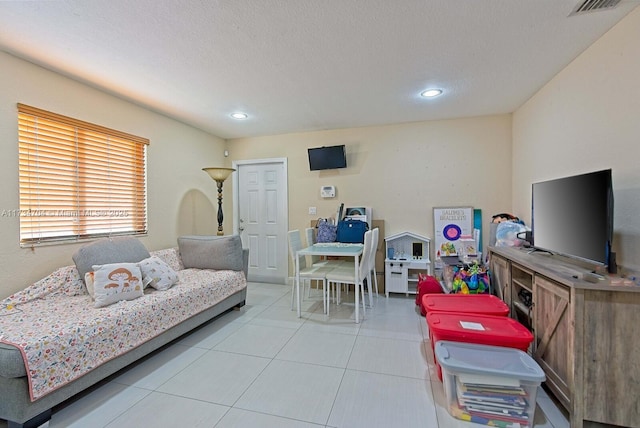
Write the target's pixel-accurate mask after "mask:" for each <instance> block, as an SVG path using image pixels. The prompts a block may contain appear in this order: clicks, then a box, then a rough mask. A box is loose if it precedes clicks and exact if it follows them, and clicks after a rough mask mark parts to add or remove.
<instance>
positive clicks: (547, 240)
mask: <svg viewBox="0 0 640 428" xmlns="http://www.w3.org/2000/svg"><path fill="white" fill-rule="evenodd" d="M531 196H532V203H531V229H532V235H533V247H534V249H541V250H545V251H549V252H551V253H559V254H562V255H565V256H570V257H577V258H580V259H585V260H587V261H591V262H596V263H598V264H602V265H605V266H608V267H609V270H610V271H611V269H615V266H613V265H612V263H611V259H610V257H611V243H612V239H613V183H612V179H611V170H610V169H606V170H602V171H596V172H590V173H586V174H581V175H575V176H571V177H564V178H559V179H556V180H549V181H544V182H540V183H534V184H533V185H532V192H531Z"/></svg>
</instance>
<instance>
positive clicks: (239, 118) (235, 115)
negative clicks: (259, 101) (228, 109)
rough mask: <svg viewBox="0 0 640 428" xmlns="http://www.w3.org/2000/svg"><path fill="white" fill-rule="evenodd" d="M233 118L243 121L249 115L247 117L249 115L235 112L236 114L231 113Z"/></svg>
mask: <svg viewBox="0 0 640 428" xmlns="http://www.w3.org/2000/svg"><path fill="white" fill-rule="evenodd" d="M231 117H232V118H234V119H238V120H242V119H246V118H248V117H249V115H247V113H242V112H235V113H231Z"/></svg>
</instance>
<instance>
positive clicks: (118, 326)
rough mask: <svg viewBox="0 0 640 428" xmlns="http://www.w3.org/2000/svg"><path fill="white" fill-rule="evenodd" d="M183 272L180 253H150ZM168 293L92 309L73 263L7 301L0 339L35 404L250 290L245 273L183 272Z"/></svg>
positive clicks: (1, 304)
mask: <svg viewBox="0 0 640 428" xmlns="http://www.w3.org/2000/svg"><path fill="white" fill-rule="evenodd" d="M152 254H154V255H157V256H159V257H161V258H162V259H164V260H165V262H167V263H168V264H169V265H170V266H172V267H173V268H174V269H176V270H178V269H181V268H182V267H181V266H180V262H179V259H178V257H177V253H176V251H175V249H169V250H162V251H157V252H153V253H152ZM178 276H179V282H178V283H177V284H175V285H174V286H173V287H171V288H170V289H169V290H166V291H157V290H153V289H150V288H148V289H146V290H145V295H144V296H143V297H140V298H138V299H135V300H130V301H121V302H118V303H115V304H113V305H111V306H107V307H104V308H95V307H94V305H93V301H92V300H91V297H90V296H89V294H88V293H87V291H86V289H85V286H84V283H83V282H82V281H81V280H80V277H79V275H78V272H77V270H76V268H75V266H67V267H64V268H60V269H58V270H56V271H55V272H54V273H52V274H51V275H49V276H47V277H46V278H44V279H43V280H41V281H38V282H36V283H35V284H33V285H31V286H29V287H27V288H26V289H24V290H22V291H20V292H18V293H16V294H14V295H12V296H9V297H8V298H6V299H5V300H3V301H2V302H0V307H4V308H5V309H4V311H5V313H7V312H9V314H7V315H5V316H2V317H0V342H2V343H6V344H9V345H13V346H15V347H17V348H19V349H20V351H21V352H22V355H23V358H24V360H25V367H26V369H27V376H28V378H29V386H30V394H31V400H32V401H35V400H37V399H38V398H41V397H42V396H44V395H46V394H48V393H50V392H52V391H53V390H55V389H57V388H59V387H61V386H64V385H65V384H67V383H69V382H71V381H73V380H74V379H77V378H79V377H80V376H82V375H84V374H86V373H88V372H89V371H91V370H93V369H94V368H96V367H98V366H99V365H101V364H103V363H105V362H107V361H109V360H111V359H113V358H116V357H118V356H119V355H122V354H124V353H126V352H127V351H129V350H131V349H133V348H135V347H137V346H139V345H141V344H142V343H144V342H146V341H148V340H150V339H152V338H154V337H155V336H157V335H158V334H160V333H162V332H164V331H165V330H168V329H169V328H171V327H173V326H175V325H177V324H179V323H180V322H182V321H184V320H186V319H188V318H190V317H191V316H193V315H196V314H198V313H199V312H202V311H203V310H205V309H208V308H210V307H211V306H213V305H215V304H216V303H218V302H220V301H222V300H223V299H225V298H226V297H228V296H230V295H232V294H233V293H236V292H237V291H240V290H242V289H243V288H245V287H246V281H245V278H244V273H243V272H235V271H212V270H199V269H183V270H178Z"/></svg>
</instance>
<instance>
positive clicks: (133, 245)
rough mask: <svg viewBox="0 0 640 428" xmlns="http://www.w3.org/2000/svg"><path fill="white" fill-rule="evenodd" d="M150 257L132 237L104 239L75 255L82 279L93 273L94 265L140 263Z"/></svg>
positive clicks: (74, 258)
mask: <svg viewBox="0 0 640 428" xmlns="http://www.w3.org/2000/svg"><path fill="white" fill-rule="evenodd" d="M148 257H150V254H149V251H147V249H146V248H145V246H144V245H143V244H142V242H140V240H138V239H136V238H131V237H118V238H103V239H100V240H98V241H95V242H92V243H91V244H88V245H85V246H83V247H81V248H80V249H79V250H78V251H76V252H75V253H74V255H73V262H74V263H75V264H76V268H77V269H78V273H80V278H82V280H83V281H84V275H85V274H86V273H87V272H91V271H93V267H92V266H93V265H107V264H111V263H123V262H127V263H138V262H139V261H141V260H144V259H146V258H148Z"/></svg>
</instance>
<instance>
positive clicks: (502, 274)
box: [489, 254, 513, 313]
mask: <svg viewBox="0 0 640 428" xmlns="http://www.w3.org/2000/svg"><path fill="white" fill-rule="evenodd" d="M489 269H490V270H491V275H492V277H491V281H492V284H491V286H492V288H493V292H494V293H495V294H496V295H497V296H498V297H499V298H501V299H502V300H503V301H504V302H505V303H506V304H507V306H508V307H509V310H510V311H512V313H513V308H512V307H511V275H510V274H509V262H508V261H507V259H505V258H502V257H500V256H497V255H495V254H491V260H490V262H489Z"/></svg>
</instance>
